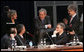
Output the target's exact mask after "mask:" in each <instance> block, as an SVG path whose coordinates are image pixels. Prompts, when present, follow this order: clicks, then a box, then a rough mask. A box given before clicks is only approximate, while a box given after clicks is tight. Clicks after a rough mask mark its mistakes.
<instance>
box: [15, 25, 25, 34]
mask: <svg viewBox="0 0 84 52" xmlns="http://www.w3.org/2000/svg"><path fill="white" fill-rule="evenodd" d="M23 27H24V25H23V24H18V25H16V29H17V33H18V34H19V33H20V32H21V31H22V29H23Z"/></svg>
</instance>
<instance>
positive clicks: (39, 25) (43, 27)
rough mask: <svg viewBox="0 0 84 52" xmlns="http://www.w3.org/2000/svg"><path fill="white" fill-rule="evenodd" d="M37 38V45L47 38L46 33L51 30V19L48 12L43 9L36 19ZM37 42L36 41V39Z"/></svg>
mask: <svg viewBox="0 0 84 52" xmlns="http://www.w3.org/2000/svg"><path fill="white" fill-rule="evenodd" d="M35 28H36V29H35V34H36V35H35V38H37V42H36V43H37V44H39V43H40V40H41V39H42V38H43V37H44V36H45V34H46V32H49V31H51V30H49V29H51V21H50V17H49V16H47V11H46V10H45V9H43V8H41V9H40V10H39V16H38V17H36V18H35ZM34 40H35V39H34Z"/></svg>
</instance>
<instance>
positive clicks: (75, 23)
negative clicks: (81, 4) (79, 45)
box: [67, 4, 79, 39]
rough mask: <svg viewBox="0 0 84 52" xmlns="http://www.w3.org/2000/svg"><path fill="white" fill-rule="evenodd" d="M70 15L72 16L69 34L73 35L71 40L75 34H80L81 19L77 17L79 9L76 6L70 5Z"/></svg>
mask: <svg viewBox="0 0 84 52" xmlns="http://www.w3.org/2000/svg"><path fill="white" fill-rule="evenodd" d="M67 9H68V14H69V16H70V20H69V33H70V35H71V37H72V38H71V39H73V36H74V35H75V34H77V35H78V34H79V33H78V32H79V18H78V16H77V7H76V5H74V4H70V5H69V6H68V7H67Z"/></svg>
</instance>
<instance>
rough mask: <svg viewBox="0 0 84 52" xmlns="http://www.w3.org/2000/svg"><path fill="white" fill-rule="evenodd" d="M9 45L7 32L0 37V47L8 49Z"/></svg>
mask: <svg viewBox="0 0 84 52" xmlns="http://www.w3.org/2000/svg"><path fill="white" fill-rule="evenodd" d="M9 46H11V40H10V36H8V34H5V35H4V36H3V37H2V38H1V49H8V47H9Z"/></svg>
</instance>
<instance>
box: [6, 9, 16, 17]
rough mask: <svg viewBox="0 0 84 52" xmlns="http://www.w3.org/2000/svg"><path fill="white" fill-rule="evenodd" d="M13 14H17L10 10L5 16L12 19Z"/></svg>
mask: <svg viewBox="0 0 84 52" xmlns="http://www.w3.org/2000/svg"><path fill="white" fill-rule="evenodd" d="M15 13H17V12H16V10H10V11H9V12H8V14H7V16H8V17H12V16H13V15H15Z"/></svg>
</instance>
